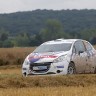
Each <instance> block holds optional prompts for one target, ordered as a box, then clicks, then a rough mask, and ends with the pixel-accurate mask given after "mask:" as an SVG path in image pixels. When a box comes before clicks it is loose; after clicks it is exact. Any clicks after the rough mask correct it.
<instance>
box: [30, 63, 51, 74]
mask: <svg viewBox="0 0 96 96" xmlns="http://www.w3.org/2000/svg"><path fill="white" fill-rule="evenodd" d="M50 65H51V62H46V63H32V64H30V70H32V71H34V72H35V73H43V72H47V71H48V70H49V68H50Z"/></svg>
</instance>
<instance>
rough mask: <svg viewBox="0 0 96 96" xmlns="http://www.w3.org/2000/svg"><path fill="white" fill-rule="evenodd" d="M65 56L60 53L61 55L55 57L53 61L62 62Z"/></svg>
mask: <svg viewBox="0 0 96 96" xmlns="http://www.w3.org/2000/svg"><path fill="white" fill-rule="evenodd" d="M66 56H67V55H62V56H60V57H58V58H57V59H55V60H54V61H53V63H57V62H62V61H63V60H65V57H66Z"/></svg>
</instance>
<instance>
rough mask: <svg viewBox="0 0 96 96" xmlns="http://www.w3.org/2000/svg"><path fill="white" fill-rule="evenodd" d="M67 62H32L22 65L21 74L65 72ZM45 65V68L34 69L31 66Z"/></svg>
mask: <svg viewBox="0 0 96 96" xmlns="http://www.w3.org/2000/svg"><path fill="white" fill-rule="evenodd" d="M68 64H69V63H68V62H67V61H66V62H65V61H64V62H59V63H51V62H47V63H34V64H33V65H32V64H31V65H30V66H28V65H27V66H23V68H22V74H25V73H26V74H27V75H46V74H67V68H68ZM34 66H35V67H39V66H47V69H42V70H39V69H38V70H34V69H33V67H34Z"/></svg>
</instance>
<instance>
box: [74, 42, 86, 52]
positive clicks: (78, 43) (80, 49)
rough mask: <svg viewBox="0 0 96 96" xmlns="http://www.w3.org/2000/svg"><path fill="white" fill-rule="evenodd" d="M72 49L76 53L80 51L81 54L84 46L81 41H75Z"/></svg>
mask: <svg viewBox="0 0 96 96" xmlns="http://www.w3.org/2000/svg"><path fill="white" fill-rule="evenodd" d="M74 47H75V49H76V53H78V52H80V51H82V52H84V51H85V46H84V44H83V42H82V41H76V42H75V44H74Z"/></svg>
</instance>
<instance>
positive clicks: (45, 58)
mask: <svg viewBox="0 0 96 96" xmlns="http://www.w3.org/2000/svg"><path fill="white" fill-rule="evenodd" d="M68 52H69V51H66V52H47V53H31V54H29V55H28V56H27V59H28V60H29V62H30V63H41V62H53V60H54V59H56V58H58V57H59V56H62V55H66V54H68Z"/></svg>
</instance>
